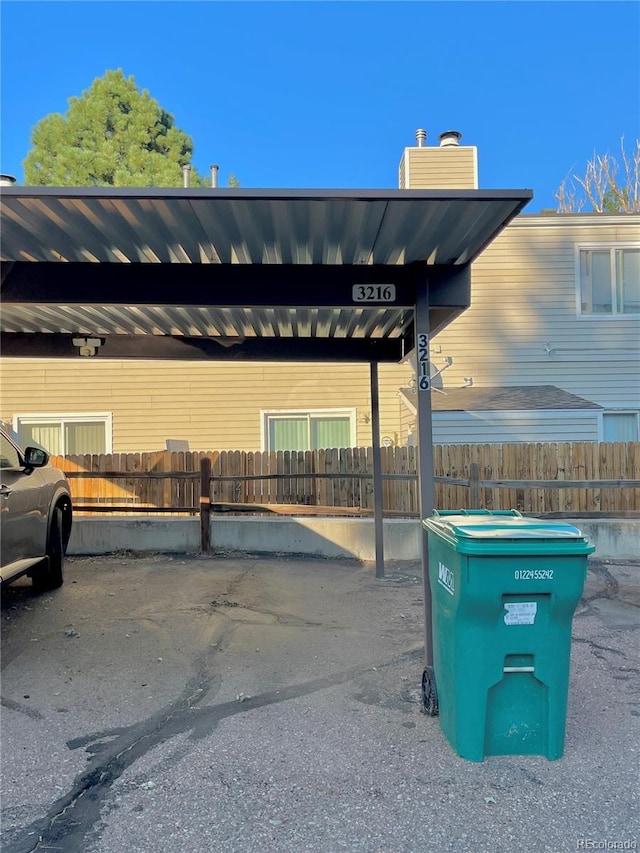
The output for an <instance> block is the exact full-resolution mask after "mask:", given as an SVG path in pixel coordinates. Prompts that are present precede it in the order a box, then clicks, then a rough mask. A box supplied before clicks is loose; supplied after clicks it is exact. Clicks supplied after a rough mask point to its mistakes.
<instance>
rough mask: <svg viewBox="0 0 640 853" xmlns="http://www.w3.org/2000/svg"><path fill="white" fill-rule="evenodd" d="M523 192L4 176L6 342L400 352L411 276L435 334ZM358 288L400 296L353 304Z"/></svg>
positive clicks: (53, 350) (460, 302) (37, 349)
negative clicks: (185, 185)
mask: <svg viewBox="0 0 640 853" xmlns="http://www.w3.org/2000/svg"><path fill="white" fill-rule="evenodd" d="M531 196H532V193H531V191H529V190H452V191H446V192H445V191H435V190H429V191H426V190H424V191H423V190H348V191H347V190H246V189H234V190H229V189H226V190H219V189H215V190H214V189H140V188H135V189H126V188H117V189H114V188H111V187H109V188H56V187H45V188H41V187H38V188H34V187H3V188H2V190H1V191H0V197H1V206H0V233H1V234H2V242H1V246H0V259H1V260H2V261H3V265H2V266H3V276H2V278H3V283H2V301H3V311H2V318H1V325H0V330H1V331H2V337H3V339H2V344H3V352H4V354H5V355H41V356H52V357H55V356H67V357H68V356H69V355H73V354H74V350H73V349H72V348H71V349H70V347H71V344H70V336H72V335H76V336H78V335H85V336H96V337H105V338H106V339H107V340H106V342H105V345H104V346H103V347H102V348H101V349H100V355H101V357H110V356H111V357H114V358H131V357H143V358H276V359H281V358H284V357H288V358H297V359H301V360H306V359H321V360H334V359H335V360H342V359H345V358H352V359H355V360H369V359H371V358H375V359H378V360H399V359H400V358H402V357H403V356H404V355H405V354H406V353H407V352H408V350H409V349H411V348H412V346H413V325H414V324H413V318H414V306H415V302H416V293H417V291H418V288H420V287H424V286H425V283H426V285H427V287H428V288H429V292H430V299H431V294H432V292H433V298H432V299H431V308H430V314H431V330H432V333H435V331H437V330H438V329H439V328H443V327H444V326H445V325H447V324H448V323H449V322H451V320H452V319H454V318H455V317H456V316H457V315H458V314H459V313H460V312H461V311H463V310H464V309H465V308H466V307H468V305H469V289H468V281H466V282H465V280H464V274H465V271H466V270H467V269H468V265H469V264H470V262H471V261H473V259H474V258H476V257H477V256H478V255H479V254H480V253H481V252H482V250H483V249H484V248H485V247H486V246H487V245H488V244H489V243H490V242H491V241H492V240H493V239H494V238H495V237H496V236H497V234H498V233H499V232H500V231H501V230H502V229H503V228H504V227H505V225H507V224H508V223H509V222H510V221H511V220H512V219H513V218H514V217H515V216H516V215H517V214H518V213H519V212H520V210H521V209H522V208H523V207H524V206H525V205H526V204H527V202H528V201H529V200H530V198H531ZM460 272H462V273H463V277H462V278H460V275H459V273H460ZM456 275H458V279H457V282H454V278H455V276H456ZM368 284H371V285H383V286H384V285H386V284H392V285H394V287H395V296H394V298H393V299H392V300H390V301H388V302H381V301H378V302H375V301H374V302H367V301H365V302H357V301H356V300H355V297H354V291H353V288H354V287H355V286H358V285H368ZM161 337H165V338H167V340H165V341H162V342H161V341H159V340H158V339H159V338H161ZM145 338H146V340H145ZM152 339H153V340H152ZM267 339H268V341H269V346H267V345H266V341H267ZM321 340H324V341H325V342H328V341H331V342H332V343H331V345H329V344H328V343H325V344H324V345H321V344H320V343H319V342H320V341H321ZM260 341H262V343H260ZM336 341H338V342H341V343H339V344H338V345H335V342H336Z"/></svg>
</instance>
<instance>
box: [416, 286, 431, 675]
mask: <svg viewBox="0 0 640 853" xmlns="http://www.w3.org/2000/svg"><path fill="white" fill-rule="evenodd" d="M414 329H415V342H416V343H415V349H416V395H417V397H418V405H417V412H418V462H419V493H420V535H421V539H422V584H423V587H424V623H425V626H424V627H425V640H424V663H425V666H426V667H431V666H433V615H432V611H431V587H430V586H429V540H428V538H427V531H426V529H425V527H424V525H423V524H422V519H424V518H428V517H429V516H431V515H432V514H433V510H434V506H435V490H434V485H433V432H432V415H431V373H430V365H429V333H430V321H429V283H428V281H424V283H423V282H419V284H418V287H417V292H416V311H415V326H414Z"/></svg>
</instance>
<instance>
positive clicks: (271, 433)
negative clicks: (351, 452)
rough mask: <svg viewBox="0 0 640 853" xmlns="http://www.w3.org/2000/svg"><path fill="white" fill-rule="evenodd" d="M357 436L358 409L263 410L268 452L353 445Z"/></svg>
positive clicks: (264, 445)
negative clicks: (356, 417)
mask: <svg viewBox="0 0 640 853" xmlns="http://www.w3.org/2000/svg"><path fill="white" fill-rule="evenodd" d="M355 437H356V430H355V410H344V409H340V410H334V409H330V410H322V411H309V412H300V411H291V412H264V413H263V447H266V449H267V450H268V451H274V450H319V449H320V448H327V447H353V445H354V444H355Z"/></svg>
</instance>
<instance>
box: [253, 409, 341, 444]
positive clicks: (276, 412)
mask: <svg viewBox="0 0 640 853" xmlns="http://www.w3.org/2000/svg"><path fill="white" fill-rule="evenodd" d="M356 412H357V409H356V408H355V407H353V408H346V409H345V408H342V409H261V410H260V448H261V450H262V452H263V453H264V452H266V451H268V450H269V448H268V444H269V418H272V417H276V418H277V417H280V418H295V417H300V416H303V417H314V416H316V417H317V416H319V417H322V416H323V415H327V416H329V417H332V418H333V417H338V418H340V417H342V418H345V417H348V418H349V438H350V447H355V446H356V441H357V438H356Z"/></svg>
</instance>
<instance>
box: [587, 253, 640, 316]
mask: <svg viewBox="0 0 640 853" xmlns="http://www.w3.org/2000/svg"><path fill="white" fill-rule="evenodd" d="M579 254H580V259H579V273H580V274H579V310H580V313H581V314H583V315H591V314H640V248H632V247H628V246H607V247H604V246H602V247H595V246H594V247H593V248H581V249H580V250H579Z"/></svg>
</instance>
